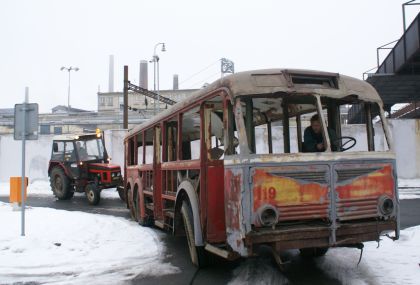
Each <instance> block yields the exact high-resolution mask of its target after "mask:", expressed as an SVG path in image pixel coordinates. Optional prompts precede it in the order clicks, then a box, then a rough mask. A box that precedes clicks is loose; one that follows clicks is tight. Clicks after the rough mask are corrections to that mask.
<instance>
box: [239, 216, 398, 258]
mask: <svg viewBox="0 0 420 285" xmlns="http://www.w3.org/2000/svg"><path fill="white" fill-rule="evenodd" d="M392 231H395V239H397V238H398V226H397V221H395V220H388V221H369V222H358V223H348V224H342V225H340V226H339V227H338V228H337V229H336V230H335V235H336V242H335V243H333V244H332V243H331V242H330V241H331V238H330V236H331V234H332V231H331V228H330V227H329V226H308V225H299V226H296V225H294V226H282V227H276V228H275V229H272V228H258V229H255V230H253V231H251V232H249V233H248V234H247V235H246V237H245V240H244V245H245V247H246V248H247V251H248V255H252V254H253V247H255V246H257V245H261V244H266V245H270V246H272V247H274V248H275V250H276V251H284V250H288V249H301V248H313V247H321V248H322V247H346V246H352V245H355V244H359V243H363V242H367V241H378V240H379V238H380V236H381V235H383V234H385V233H386V232H392Z"/></svg>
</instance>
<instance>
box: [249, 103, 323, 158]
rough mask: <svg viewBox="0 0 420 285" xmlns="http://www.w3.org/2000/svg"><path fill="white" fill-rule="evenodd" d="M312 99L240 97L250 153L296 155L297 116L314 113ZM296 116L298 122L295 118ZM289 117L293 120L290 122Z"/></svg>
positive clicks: (297, 148)
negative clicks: (290, 153) (285, 99)
mask: <svg viewBox="0 0 420 285" xmlns="http://www.w3.org/2000/svg"><path fill="white" fill-rule="evenodd" d="M314 102H315V97H313V96H305V95H301V96H289V97H288V98H287V101H284V100H283V99H282V98H281V97H279V96H270V97H264V96H262V97H253V98H249V97H248V98H243V99H242V101H241V103H242V104H241V106H242V113H243V115H244V122H245V128H246V135H247V139H248V147H249V149H250V151H251V153H256V154H270V153H274V154H276V153H285V152H287V153H288V152H298V151H299V149H300V148H301V147H300V146H299V139H300V137H299V134H298V131H301V127H298V124H297V123H298V122H299V126H301V124H300V119H301V114H305V113H309V112H314V111H315V110H316V106H315V104H314ZM297 117H298V119H296V118H297ZM292 118H293V119H294V120H292Z"/></svg>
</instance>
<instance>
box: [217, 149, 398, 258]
mask: <svg viewBox="0 0 420 285" xmlns="http://www.w3.org/2000/svg"><path fill="white" fill-rule="evenodd" d="M325 154H326V153H325ZM282 156H284V155H282ZM380 156H381V154H378V155H377V157H380ZM252 157H253V158H252V159H250V155H249V156H248V159H246V158H247V156H243V157H242V160H241V161H242V164H235V165H232V164H230V165H225V169H226V172H225V173H227V174H228V175H226V177H225V179H226V180H227V181H226V183H225V191H226V194H229V195H228V196H225V197H226V202H227V203H228V204H229V205H230V206H231V208H234V209H235V210H234V211H231V212H227V222H228V221H230V222H231V224H230V230H229V231H227V236H228V243H229V245H231V243H233V244H240V243H241V242H242V240H241V239H243V238H244V236H245V245H246V247H247V248H248V251H244V252H243V253H241V252H239V253H241V255H243V256H247V255H244V253H245V254H251V251H252V243H273V242H275V243H276V244H275V245H273V246H276V247H277V248H282V249H289V248H302V247H311V246H319V247H322V246H341V245H344V244H352V243H359V242H364V241H368V240H375V239H377V238H379V234H380V233H381V231H384V230H393V231H395V233H396V236H398V232H399V224H398V210H399V209H398V199H397V190H396V178H395V177H394V172H395V171H394V170H395V160H392V159H366V158H365V159H362V158H359V159H354V160H349V159H347V160H335V159H331V160H326V161H323V160H318V161H316V160H312V161H311V160H310V161H307V162H306V163H303V162H302V161H299V160H298V161H296V162H290V161H289V160H287V162H285V163H279V162H277V161H275V162H267V161H266V160H264V159H261V160H258V161H259V162H258V163H255V161H256V160H257V156H256V155H252ZM295 157H298V156H295ZM315 157H316V156H315ZM317 157H318V158H320V157H324V156H323V155H321V156H320V155H317ZM330 158H332V156H330ZM245 161H246V162H247V163H244V162H245ZM241 169H242V170H241ZM244 169H250V170H251V171H250V172H249V175H248V176H249V178H248V176H247V175H245V174H244V173H245V172H244ZM233 173H236V176H235V175H234V176H232V175H233ZM232 179H233V180H232ZM235 179H236V180H240V181H242V182H243V183H232V181H234V180H235ZM247 180H248V181H247ZM247 184H248V185H250V186H251V188H249V189H250V190H249V192H250V193H251V201H252V207H251V209H248V208H247V207H243V206H242V205H241V202H243V200H242V199H243V197H246V196H247V193H246V192H247V190H246V189H247V187H246V185H247ZM383 195H386V196H387V197H389V198H391V199H392V200H393V201H394V204H395V208H394V210H393V212H392V213H391V214H389V215H387V216H384V215H382V214H381V213H380V212H379V208H378V202H379V198H380V197H382V196H383ZM233 201H236V202H234V203H232V202H233ZM233 205H234V206H235V207H232V206H233ZM267 205H271V206H274V207H275V209H277V210H278V212H279V215H278V220H277V224H276V226H275V227H263V226H262V225H261V224H259V223H258V219H257V217H258V213H259V209H261V208H263V207H265V206H267ZM247 211H250V213H248V212H247ZM247 219H250V221H251V223H252V229H249V228H248V227H244V226H243V225H246V224H247ZM291 222H292V224H293V223H295V225H292V226H288V225H289V224H290V223H291ZM296 223H297V224H296ZM349 229H350V230H349ZM232 233H234V234H232ZM251 237H252V238H251ZM233 249H234V247H233ZM234 250H235V249H234Z"/></svg>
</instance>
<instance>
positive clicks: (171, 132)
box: [165, 118, 178, 161]
mask: <svg viewBox="0 0 420 285" xmlns="http://www.w3.org/2000/svg"><path fill="white" fill-rule="evenodd" d="M177 145H178V119H177V118H172V119H170V120H169V121H168V122H166V156H165V158H166V159H165V161H175V160H177V148H176V147H177Z"/></svg>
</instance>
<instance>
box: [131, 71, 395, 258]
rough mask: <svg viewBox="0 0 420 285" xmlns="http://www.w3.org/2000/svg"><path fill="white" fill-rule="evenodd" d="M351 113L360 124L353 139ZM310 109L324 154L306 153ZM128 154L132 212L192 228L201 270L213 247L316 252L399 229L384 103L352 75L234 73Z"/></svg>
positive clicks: (236, 252)
mask: <svg viewBox="0 0 420 285" xmlns="http://www.w3.org/2000/svg"><path fill="white" fill-rule="evenodd" d="M350 107H352V108H350ZM346 110H347V111H349V112H353V111H351V110H357V111H358V117H359V118H360V120H361V121H362V124H359V125H353V126H355V128H356V131H354V132H353V136H351V134H352V133H351V132H352V129H354V128H352V127H349V126H348V125H347V124H346V122H345V120H346V118H347V117H346V116H343V114H341V113H342V112H343V111H346ZM313 114H318V116H319V118H320V120H319V121H320V123H321V132H322V135H323V141H324V148H325V151H323V152H305V142H304V138H303V125H304V124H306V125H308V123H307V122H308V117H310V116H312V115H313ZM356 115H357V114H356ZM356 117H357V116H356ZM304 118H306V119H304ZM374 121H375V123H374ZM331 132H332V133H333V134H334V135H333V136H331V134H330V133H331ZM349 132H350V135H349V134H348V133H349ZM356 137H357V138H356ZM349 143H351V144H352V146H354V149H352V150H350V149H349V147H348V146H349ZM375 148H376V150H375ZM125 157H126V161H125V173H126V175H125V189H126V191H127V194H126V195H127V197H129V199H128V206H129V207H130V209H131V213H132V216H133V218H134V219H136V220H138V221H139V222H140V224H142V225H151V224H153V225H155V226H157V227H160V228H163V229H167V230H169V231H172V232H173V233H174V234H185V235H186V237H187V239H188V243H189V249H190V254H191V258H192V261H193V263H194V264H196V265H198V266H201V265H202V264H204V260H205V256H206V254H207V253H208V252H211V253H213V254H217V255H219V256H222V257H224V258H228V259H233V258H236V257H239V256H242V257H247V256H252V255H254V254H256V252H257V250H256V249H257V248H258V246H260V245H268V246H270V247H271V248H272V249H273V252H276V253H278V252H281V251H284V250H288V249H300V250H302V251H305V250H309V252H313V253H314V254H315V255H316V254H319V253H321V254H322V252H325V251H326V249H328V248H329V247H341V246H348V247H360V246H361V245H362V243H363V242H365V241H372V240H379V237H380V235H381V234H384V233H386V232H394V236H393V238H395V239H397V238H398V236H399V212H398V211H399V209H398V205H399V200H398V193H397V175H396V164H395V154H394V152H393V147H392V141H391V137H390V132H389V127H388V124H387V121H386V118H385V115H384V112H383V106H382V101H381V99H380V97H379V96H378V94H377V92H376V91H375V89H374V88H373V87H372V86H370V85H369V84H368V83H366V82H364V81H361V80H358V79H355V78H351V77H348V76H344V75H341V74H336V73H326V72H318V71H309V70H285V69H270V70H257V71H249V72H241V73H237V74H234V75H231V76H226V77H224V78H221V79H219V80H217V81H216V82H214V83H212V84H211V85H209V86H207V87H205V88H203V89H201V90H199V91H197V92H196V93H194V94H193V95H191V96H190V97H189V98H188V99H186V100H184V101H182V102H179V103H177V104H176V105H174V106H172V107H171V108H169V109H168V110H166V111H164V112H162V113H161V114H158V115H157V116H155V117H153V118H152V119H151V120H150V121H148V122H146V123H144V124H142V125H139V126H137V127H135V128H134V129H132V130H131V131H130V132H129V133H128V135H127V136H126V138H125Z"/></svg>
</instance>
